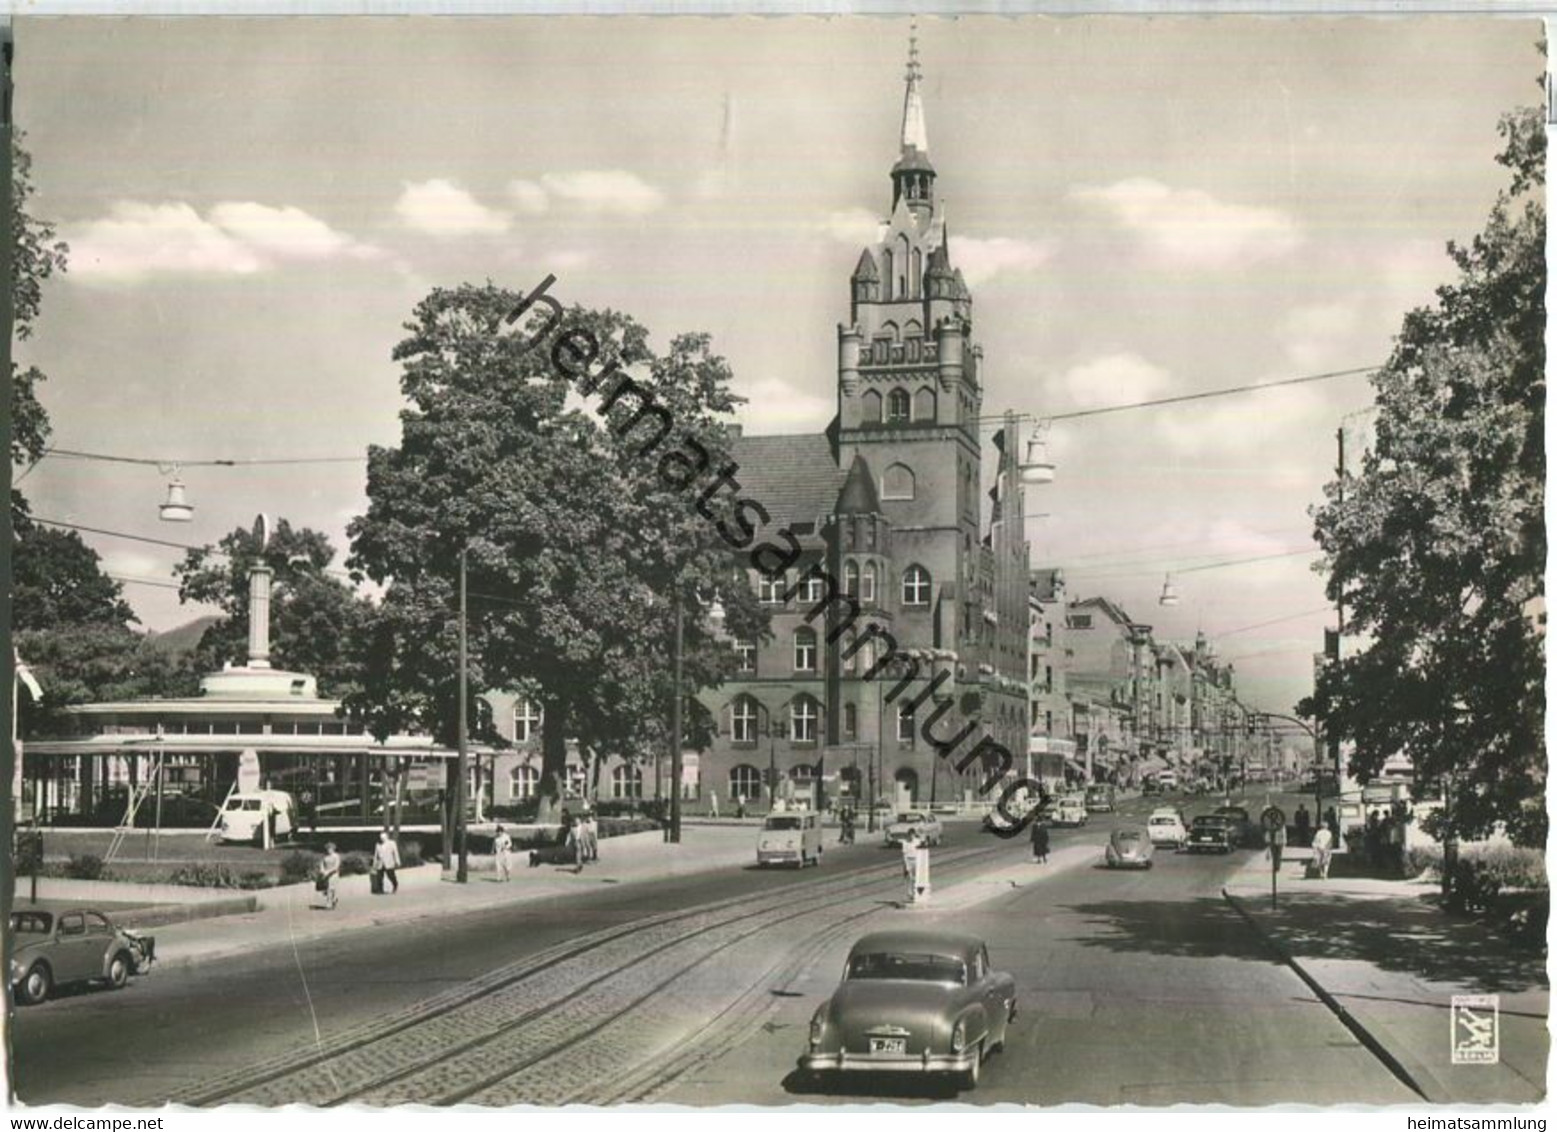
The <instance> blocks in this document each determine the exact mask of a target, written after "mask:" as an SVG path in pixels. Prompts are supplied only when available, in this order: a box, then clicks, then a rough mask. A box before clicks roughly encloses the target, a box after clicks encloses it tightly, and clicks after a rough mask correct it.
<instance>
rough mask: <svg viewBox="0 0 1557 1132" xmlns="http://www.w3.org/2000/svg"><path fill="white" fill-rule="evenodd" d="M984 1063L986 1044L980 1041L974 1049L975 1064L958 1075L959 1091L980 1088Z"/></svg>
mask: <svg viewBox="0 0 1557 1132" xmlns="http://www.w3.org/2000/svg"><path fill="white" fill-rule="evenodd" d="M983 1063H984V1043H983V1041H980V1042H979V1044H978V1045H976V1046H974V1047H973V1064H971V1065H969V1066H968V1067H967V1068H966V1069H964V1070H963V1071H962V1072H961V1073H959V1074H957V1088H958V1089H976V1088H978V1087H979V1069H980V1068H981V1067H982V1065H983Z"/></svg>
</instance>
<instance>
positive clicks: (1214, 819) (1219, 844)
mask: <svg viewBox="0 0 1557 1132" xmlns="http://www.w3.org/2000/svg"><path fill="white" fill-rule="evenodd" d="M1236 838H1237V833H1236V831H1235V830H1234V829H1233V822H1232V819H1231V818H1229V817H1227V816H1226V815H1225V814H1201V815H1200V816H1199V817H1198V818H1196V819H1195V821H1194V824H1193V825H1191V826H1190V827H1189V841H1188V842H1187V843H1186V845H1185V847H1186V848H1187V849H1188V850H1189V851H1190V852H1191V853H1202V852H1212V851H1215V852H1217V853H1231V852H1232V851H1233V848H1234V846H1235V845H1236Z"/></svg>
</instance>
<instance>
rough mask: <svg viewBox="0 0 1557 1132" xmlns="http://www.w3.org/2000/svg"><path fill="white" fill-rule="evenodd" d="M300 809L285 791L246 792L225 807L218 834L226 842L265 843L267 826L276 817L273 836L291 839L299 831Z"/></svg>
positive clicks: (242, 792)
mask: <svg viewBox="0 0 1557 1132" xmlns="http://www.w3.org/2000/svg"><path fill="white" fill-rule="evenodd" d="M296 814H297V806H296V804H295V803H294V802H293V801H292V795H290V794H288V793H287V792H286V791H285V790H245V791H240V792H239V793H236V794H233V795H231V796H230V797H229V798H228V799H227V804H226V805H225V806H223V807H222V814H221V819H220V824H218V826H217V830H218V831H219V832H220V834H221V839H222V840H223V841H247V842H250V843H252V844H254V845H263V844H264V843H265V823H266V822H267V821H269V820H270V819H271V818H272V816H274V819H275V824H274V825H273V826H272V827H271V832H272V833H273V834H274V836H275V837H276V838H282V837H287V836H289V835H290V834H291V833H292V831H293V830H294V829H296V828H297V819H296Z"/></svg>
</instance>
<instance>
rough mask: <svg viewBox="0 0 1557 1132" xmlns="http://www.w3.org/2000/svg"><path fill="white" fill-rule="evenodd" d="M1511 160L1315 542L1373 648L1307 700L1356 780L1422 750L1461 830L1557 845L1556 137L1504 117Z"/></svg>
mask: <svg viewBox="0 0 1557 1132" xmlns="http://www.w3.org/2000/svg"><path fill="white" fill-rule="evenodd" d="M1500 132H1501V134H1502V136H1503V138H1504V141H1505V147H1504V150H1503V152H1502V154H1501V156H1500V157H1499V159H1498V160H1499V161H1500V163H1501V164H1503V165H1505V166H1507V167H1508V168H1509V169H1510V170H1511V171H1512V174H1513V176H1512V180H1511V183H1510V184H1509V186H1508V187H1507V189H1505V190H1504V191H1503V192H1501V193H1500V194H1499V195H1498V198H1497V201H1496V203H1495V204H1494V206H1493V209H1492V212H1491V216H1490V217H1489V219H1488V221H1487V224H1486V227H1485V229H1484V230H1483V231H1482V232H1481V233H1480V234H1479V235H1478V236H1476V237H1475V239H1474V240H1472V241H1471V243H1470V244H1469V245H1468V246H1462V245H1458V244H1450V246H1449V255H1450V256H1451V258H1452V259H1453V262H1454V264H1455V265H1456V266H1457V268H1458V269H1459V277H1458V279H1457V280H1455V281H1454V282H1453V283H1450V284H1448V285H1446V286H1444V287H1441V288H1439V290H1438V302H1437V304H1436V305H1435V306H1432V307H1428V308H1422V309H1418V310H1415V311H1412V312H1411V313H1410V314H1409V315H1407V317H1406V319H1405V322H1404V324H1403V326H1402V328H1401V332H1400V335H1399V337H1398V339H1397V341H1396V345H1395V349H1394V352H1393V354H1392V356H1391V357H1390V359H1389V361H1388V363H1387V364H1386V365H1385V366H1384V367H1383V368H1382V369H1381V370H1380V371H1379V372H1378V374H1377V375H1376V376H1375V378H1374V386H1375V389H1376V407H1377V417H1376V441H1375V443H1374V445H1373V447H1372V449H1371V451H1369V452H1368V453H1367V454H1366V455H1365V457H1364V459H1363V461H1362V467H1361V470H1360V472H1358V473H1357V474H1354V475H1353V474H1348V475H1345V476H1344V478H1343V479H1341V480H1338V481H1337V482H1335V483H1332V484H1330V485H1328V486H1327V488H1326V502H1325V503H1324V505H1322V506H1320V507H1318V508H1316V509H1315V510H1314V512H1313V515H1314V521H1315V537H1316V538H1317V539H1318V541H1319V543H1320V545H1321V546H1322V547H1323V549H1324V551H1325V554H1326V560H1325V562H1324V563H1323V564H1322V567H1323V568H1324V569H1327V570H1328V572H1329V581H1328V592H1329V595H1330V597H1331V598H1332V599H1333V600H1340V601H1341V602H1342V604H1343V609H1344V612H1345V618H1346V620H1345V631H1346V633H1347V634H1350V635H1355V636H1356V637H1357V638H1358V639H1359V640H1360V642H1361V648H1360V649H1359V650H1358V651H1357V652H1355V653H1354V654H1353V655H1349V656H1346V657H1343V658H1342V659H1341V660H1340V661H1339V662H1338V663H1335V664H1332V665H1331V666H1329V667H1328V668H1327V669H1326V670H1325V671H1324V672H1323V674H1322V676H1321V678H1320V680H1319V681H1318V683H1317V686H1316V689H1315V694H1314V696H1313V697H1312V698H1311V699H1310V700H1307V701H1305V702H1304V703H1303V704H1301V705H1299V710H1300V711H1303V712H1305V713H1309V714H1313V715H1316V716H1318V717H1319V718H1320V720H1321V722H1322V723H1323V725H1324V727H1325V728H1326V730H1327V732H1328V733H1329V734H1331V735H1336V736H1340V737H1341V738H1343V739H1346V740H1350V741H1352V742H1353V743H1355V753H1354V754H1353V756H1352V769H1353V772H1354V773H1356V774H1358V775H1359V776H1360V777H1362V778H1364V779H1366V778H1368V777H1371V776H1373V775H1376V774H1377V773H1378V771H1379V770H1380V768H1381V766H1382V764H1383V762H1384V760H1385V759H1386V758H1387V757H1388V756H1390V755H1392V754H1394V753H1396V752H1403V753H1405V754H1407V755H1409V756H1410V757H1411V759H1412V761H1413V763H1414V764H1415V767H1416V773H1417V776H1418V780H1419V782H1428V783H1439V782H1442V783H1443V784H1444V785H1445V786H1446V788H1447V789H1448V791H1449V795H1450V797H1449V805H1448V806H1447V807H1446V809H1445V811H1444V813H1445V814H1447V815H1448V817H1447V818H1446V819H1445V818H1443V817H1440V818H1439V819H1436V821H1437V823H1438V825H1439V826H1441V828H1442V830H1443V831H1444V832H1448V833H1452V834H1455V835H1457V836H1466V837H1475V836H1483V835H1485V834H1486V833H1487V832H1488V831H1489V830H1490V829H1491V828H1492V826H1493V825H1494V823H1496V822H1498V821H1503V822H1506V823H1507V826H1508V829H1509V831H1510V833H1511V834H1512V835H1513V836H1514V837H1516V839H1519V840H1522V841H1525V842H1527V843H1532V844H1536V843H1541V842H1542V841H1544V838H1545V832H1546V814H1545V806H1544V801H1543V793H1544V783H1545V777H1546V752H1545V745H1544V738H1543V721H1544V698H1543V697H1544V692H1543V685H1544V680H1545V669H1544V661H1543V642H1544V637H1545V621H1546V614H1545V586H1544V571H1545V562H1546V528H1545V521H1544V517H1543V508H1544V500H1545V479H1546V459H1545V449H1544V446H1543V437H1544V429H1545V403H1546V384H1545V377H1544V374H1545V365H1546V355H1545V347H1544V337H1543V336H1544V333H1545V325H1546V310H1545V291H1546V262H1545V256H1544V248H1545V242H1546V211H1545V206H1544V203H1543V196H1542V192H1543V187H1544V185H1545V180H1546V177H1545V166H1546V135H1545V130H1544V125H1543V121H1542V118H1541V114H1540V112H1539V111H1538V110H1537V109H1534V108H1529V109H1523V110H1519V111H1516V112H1515V113H1512V114H1509V115H1507V116H1505V118H1504V119H1503V121H1502V123H1501V125H1500Z"/></svg>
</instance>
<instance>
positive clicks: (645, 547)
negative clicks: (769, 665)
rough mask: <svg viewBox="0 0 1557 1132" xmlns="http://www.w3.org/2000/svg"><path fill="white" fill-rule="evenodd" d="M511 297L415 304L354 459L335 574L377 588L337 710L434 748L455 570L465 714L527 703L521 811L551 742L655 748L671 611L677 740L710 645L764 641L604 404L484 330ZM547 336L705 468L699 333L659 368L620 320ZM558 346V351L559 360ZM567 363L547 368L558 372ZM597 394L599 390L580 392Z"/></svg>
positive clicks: (640, 449)
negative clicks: (738, 639)
mask: <svg viewBox="0 0 1557 1132" xmlns="http://www.w3.org/2000/svg"><path fill="white" fill-rule="evenodd" d="M519 298H520V296H519V295H517V294H516V293H514V292H511V291H506V290H502V289H499V288H496V287H494V286H492V285H491V284H487V285H485V286H480V287H478V286H471V285H465V286H461V287H457V288H452V289H437V290H434V291H433V292H432V293H430V294H429V295H428V296H427V297H426V298H425V299H424V300H423V301H422V302H421V303H419V304H418V305H417V307H416V309H415V311H414V314H413V317H412V320H411V321H410V322H409V323H407V324H406V330H407V332H408V337H406V338H405V339H404V340H403V341H402V342H401V343H400V344H399V345H398V346H397V347H396V349H395V353H394V356H395V358H396V359H397V360H398V361H400V362H401V363H402V365H403V376H402V380H401V389H402V392H403V393H404V395H405V397H406V399H407V400H408V402H409V406H408V407H407V408H406V409H405V410H404V411H403V412H402V413H401V429H402V437H401V443H400V445H399V446H398V447H393V448H378V447H375V448H373V449H371V450H370V453H369V464H368V498H369V507H368V510H367V513H366V514H365V515H363V516H361V517H360V518H359V519H357V520H356V521H354V522H353V524H352V526H351V538H352V557H351V560H350V564H351V565H352V566H353V567H354V568H355V569H358V570H361V571H362V572H364V573H365V574H366V575H368V576H369V577H371V578H373V579H374V580H375V581H377V582H380V583H382V584H384V585H385V586H386V591H385V595H384V599H383V601H382V603H381V604H380V607H379V609H378V613H377V617H376V619H375V624H374V626H373V629H372V630H371V636H372V647H371V648H369V649H368V650H367V652H366V654H365V656H364V667H365V673H364V676H365V679H364V688H363V691H362V692H361V693H360V694H359V695H356V696H354V697H352V698H351V699H350V700H349V707H350V709H351V710H352V711H353V713H354V714H355V715H357V716H358V717H359V718H361V719H363V720H364V722H365V723H367V725H368V727H369V729H370V731H372V732H373V733H375V734H387V733H389V732H390V731H393V730H396V729H398V728H403V727H417V728H419V729H422V730H425V731H426V732H428V733H431V734H433V735H435V736H437V737H438V738H439V739H440V740H441V741H443V742H453V741H454V739H455V738H456V736H455V732H456V729H457V723H456V720H457V711H458V699H457V690H456V687H457V685H456V681H457V678H458V665H457V661H456V656H457V634H458V577H459V561H460V554H461V551H462V549H463V550H464V551H465V555H466V561H467V577H468V583H467V589H468V594H469V609H470V614H469V618H468V624H469V640H470V658H471V663H470V694H471V695H472V697H474V696H476V695H477V694H478V693H479V692H481V691H484V690H491V689H512V690H514V691H517V692H520V693H521V694H524V695H526V696H528V697H529V698H531V699H532V700H533V701H535V702H537V703H539V704H540V705H541V706H542V708H543V710H544V713H545V724H544V727H543V731H542V750H543V757H542V777H541V783H540V793H541V798H542V808H543V812H549V809H550V807H551V806H553V805H554V804H555V802H556V800H557V798H558V796H559V792H560V782H561V780H562V776H563V774H564V771H565V761H566V742H567V740H569V739H576V740H577V741H578V742H579V744H580V745H581V747H583V748H584V749H586V750H588V751H593V752H595V753H597V754H599V753H615V754H623V755H629V756H630V755H633V754H635V753H641V752H644V751H646V750H648V749H651V748H652V747H653V746H654V745H655V744H656V743H664V742H666V728H665V725H664V723H663V720H664V719H665V718H666V717H668V715H669V707H670V703H671V698H670V697H671V687H670V662H669V656H670V646H671V640H672V636H673V632H674V625H673V618H672V615H671V608H672V603H673V600H674V597H675V594H676V593H677V591H678V590H679V591H680V593H681V595H682V597H683V600H684V603H685V625H686V644H685V655H686V681H685V685H684V688H683V692H684V694H685V695H686V696H687V709H688V713H689V718H690V720H691V726H690V727H689V731H688V735H689V738H690V739H691V740H692V741H693V742H694V743H696V742H697V741H698V739H699V735H700V734H701V735H706V733H707V729H708V726H709V720H708V719H707V718H706V716H704V715H702V714H701V709H700V707H699V706H698V705H697V702H696V700H695V699H694V698H693V697H694V695H695V692H696V691H697V689H699V688H700V687H706V686H708V685H709V684H711V683H714V682H716V681H717V680H719V679H720V678H722V676H723V675H724V674H725V673H726V672H728V671H729V670H730V667H731V666H732V664H733V652H732V649H731V647H730V645H729V642H728V640H727V639H722V638H720V637H718V636H716V635H715V633H714V632H713V630H712V629H711V627H710V623H709V617H708V614H709V612H710V609H711V606H712V603H713V602H714V601H715V600H719V601H721V602H722V604H723V607H724V609H725V611H726V623H727V624H728V625H729V627H730V630H731V631H732V632H736V633H740V634H742V635H757V634H759V633H761V632H762V631H763V629H764V627H765V625H766V618H765V615H764V614H763V613H762V612H761V611H760V610H759V609H758V607H757V606H756V603H755V600H754V597H753V595H752V594H751V592H750V587H749V586H748V585H747V584H746V581H745V575H744V573H742V574H741V575H740V577H739V579H737V577H736V574H735V572H734V559H733V558H732V557H731V555H730V553H729V550H728V548H727V547H725V546H724V545H723V544H721V543H720V542H719V540H718V539H717V538H716V537H715V535H714V533H713V530H712V527H711V525H710V523H709V521H708V520H707V519H706V518H704V517H703V516H702V515H700V514H698V512H697V511H696V509H695V508H694V506H693V504H694V502H695V501H696V494H695V493H692V494H689V492H688V491H687V490H686V489H685V487H684V486H678V485H680V484H681V483H683V481H684V480H685V479H686V478H687V477H684V476H683V475H682V472H683V471H684V469H683V468H681V467H680V465H678V464H677V462H676V458H675V455H674V453H672V452H670V451H669V450H670V449H671V448H672V447H673V446H672V445H671V444H670V442H668V441H666V442H665V443H664V444H663V445H656V444H654V443H651V442H652V440H653V436H652V433H653V432H654V428H653V427H652V423H651V425H650V426H649V427H647V428H646V427H638V426H636V425H635V420H636V418H635V417H634V415H633V414H631V413H629V411H628V410H629V409H630V408H632V407H633V406H634V404H636V402H628V401H620V402H618V403H617V404H616V405H615V407H614V408H613V409H611V410H610V411H609V412H608V413H607V414H606V416H605V417H604V418H602V417H600V416H597V415H596V414H595V413H594V412H593V411H591V409H590V408H589V407H588V403H587V402H586V401H585V400H583V399H582V398H581V396H580V394H579V392H578V391H577V390H578V388H581V387H582V386H579V385H578V383H576V382H575V381H573V380H570V377H569V374H568V373H567V372H565V371H564V369H563V368H562V367H559V366H558V365H556V364H554V362H553V361H552V358H551V356H550V355H551V354H553V353H554V351H551V350H548V349H546V348H544V347H545V346H547V345H550V344H551V343H550V342H547V343H542V344H541V346H542V348H530V346H529V343H528V342H526V341H525V340H524V339H523V338H521V337H520V336H519V335H516V334H511V333H506V332H505V331H504V321H505V316H506V315H507V314H508V313H509V312H511V311H513V310H514V309H515V307H516V304H517V303H518V301H519ZM564 325H565V326H566V327H567V328H568V330H567V331H564V332H563V333H564V335H566V334H567V333H568V331H586V332H587V336H588V338H590V339H591V340H592V341H593V342H594V343H596V344H597V346H598V354H599V365H598V367H596V368H597V369H599V370H603V371H607V372H609V371H611V370H612V369H613V367H619V371H625V372H630V373H632V374H633V380H634V381H635V382H636V383H637V384H638V386H639V387H640V388H641V389H642V390H644V391H645V394H646V395H647V396H651V397H652V398H654V399H655V400H656V402H657V404H658V405H660V406H661V407H662V408H663V409H664V411H665V413H666V414H668V417H669V418H671V419H673V420H674V422H675V426H676V430H677V433H678V435H679V436H681V437H684V438H691V442H688V441H685V440H683V441H682V442H681V446H680V447H678V448H677V451H679V452H683V453H684V452H687V451H692V450H693V449H692V448H691V447H689V446H688V445H689V443H691V444H695V445H696V446H698V447H701V448H702V449H703V452H702V456H703V457H705V458H706V459H703V460H701V462H702V463H704V464H705V465H708V466H714V465H717V464H718V463H720V462H721V460H722V457H723V454H724V453H725V452H726V450H727V440H726V432H725V430H724V428H723V426H722V424H721V423H720V420H719V418H720V417H721V416H722V415H723V414H726V413H728V412H730V411H731V410H732V409H733V408H734V406H735V404H736V402H735V398H734V397H733V396H732V395H731V393H730V392H729V369H728V366H727V365H726V364H725V362H724V360H723V359H722V358H720V357H718V356H716V355H714V354H713V353H712V352H711V350H710V345H709V340H708V338H707V337H706V336H704V335H696V334H692V335H683V336H680V337H677V338H675V339H673V340H672V341H671V342H670V344H669V346H668V348H667V349H666V350H665V352H664V353H663V354H656V353H655V352H654V351H653V350H652V349H651V347H650V345H649V341H648V334H647V332H646V331H645V329H644V328H643V327H641V326H640V325H638V324H637V323H636V322H634V321H633V320H632V319H630V318H629V317H627V316H626V315H623V314H620V313H617V312H613V311H590V310H584V309H581V308H574V309H573V310H572V311H570V312H568V317H567V319H566V321H565V323H564ZM575 341H577V340H575ZM566 356H567V355H564V357H566ZM602 392H604V390H603V391H602Z"/></svg>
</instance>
